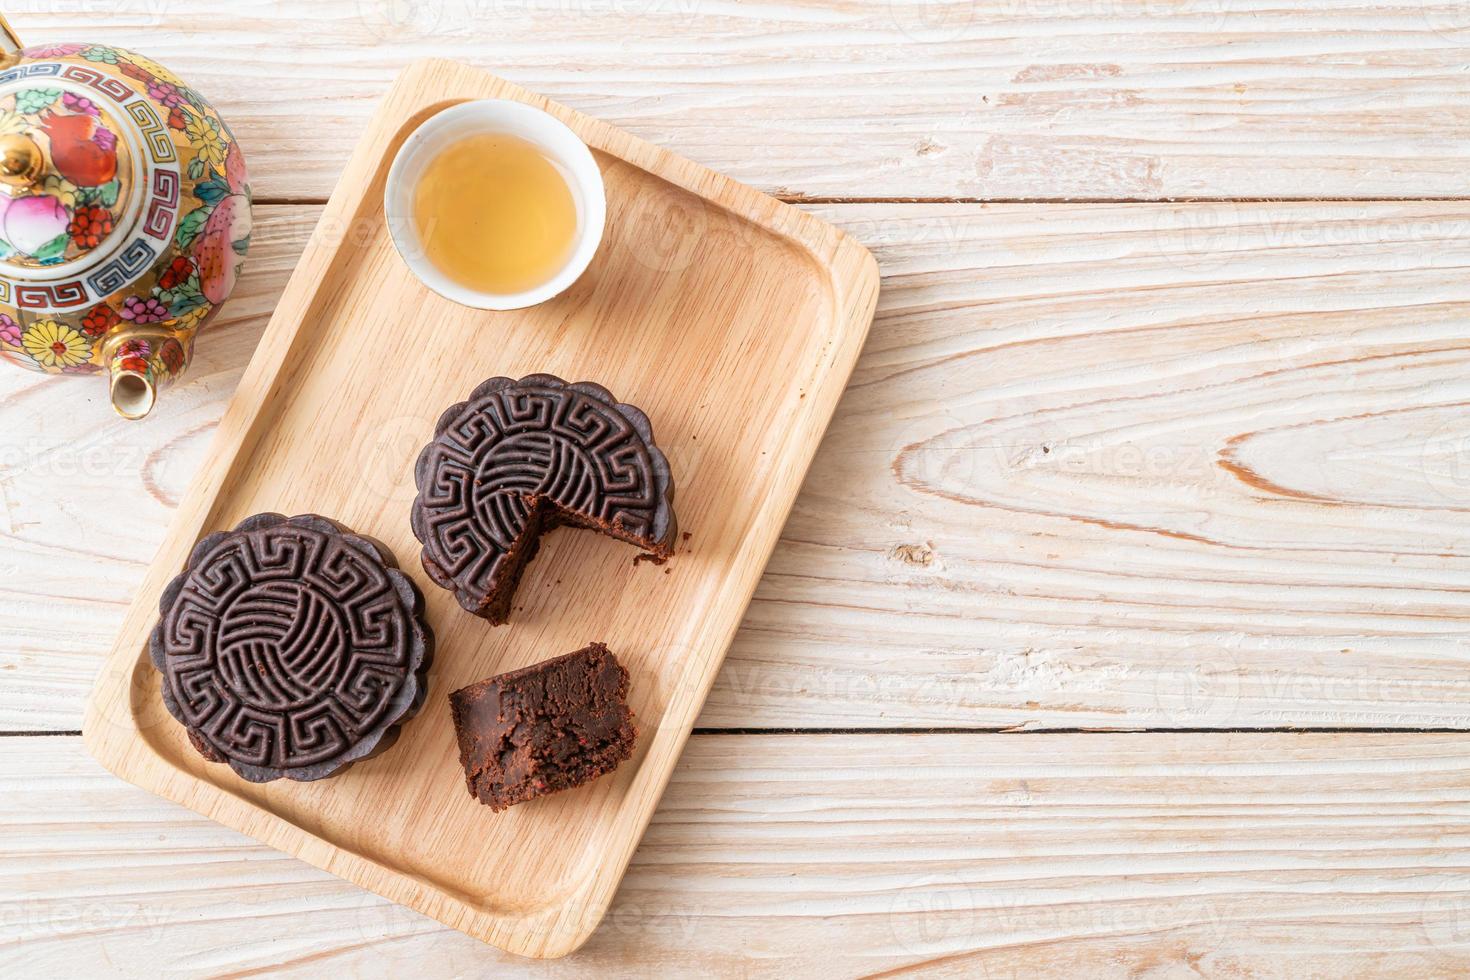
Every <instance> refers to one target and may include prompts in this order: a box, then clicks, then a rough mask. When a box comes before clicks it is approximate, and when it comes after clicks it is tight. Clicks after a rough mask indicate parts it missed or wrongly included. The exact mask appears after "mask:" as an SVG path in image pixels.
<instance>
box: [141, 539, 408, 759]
mask: <svg viewBox="0 0 1470 980" xmlns="http://www.w3.org/2000/svg"><path fill="white" fill-rule="evenodd" d="M422 610H423V598H422V596H420V594H419V592H418V590H417V589H416V588H415V587H414V585H413V583H412V582H410V581H409V579H408V578H407V576H405V575H404V574H403V573H402V572H400V571H398V569H397V568H396V567H394V562H393V560H392V556H391V555H390V554H389V553H388V552H387V550H386V549H385V548H383V547H382V546H381V545H378V544H376V543H373V542H370V541H368V540H366V539H364V538H361V537H358V536H357V535H354V534H352V533H350V532H348V531H346V530H345V529H344V528H342V527H341V526H340V525H338V524H336V523H334V522H332V521H329V520H327V519H326V518H324V517H318V516H316V515H314V514H305V515H301V516H299V517H290V518H287V517H283V516H282V515H280V514H257V515H255V516H254V517H249V518H246V519H245V520H244V521H242V522H241V523H240V525H239V526H238V527H236V528H235V529H234V530H232V531H223V532H220V533H218V534H211V535H209V536H208V537H206V538H205V539H204V540H203V541H200V542H199V544H198V545H196V546H195V548H194V550H193V552H191V553H190V555H189V561H188V565H187V566H186V567H185V569H184V571H183V572H182V573H180V574H179V575H178V576H177V577H175V578H174V580H173V581H172V582H170V583H169V586H168V588H166V589H165V590H164V592H163V598H162V600H161V601H160V603H159V612H160V614H161V616H160V619H159V621H158V625H157V626H155V627H154V629H153V633H152V635H151V637H150V638H149V654H150V656H151V657H152V660H153V665H154V666H155V667H157V668H158V670H159V672H160V673H161V674H162V675H163V703H164V705H165V707H167V708H168V711H169V714H171V715H173V716H174V718H176V719H178V721H179V722H180V723H181V724H182V725H183V726H184V727H185V728H186V729H187V730H188V734H189V741H190V742H191V743H193V745H194V747H195V748H196V749H198V750H199V753H200V754H201V755H203V756H204V757H205V758H206V759H208V760H210V761H211V762H226V763H229V765H230V768H231V769H233V770H235V772H236V773H238V774H239V775H240V776H241V777H243V778H244V779H248V780H250V781H251V782H257V783H261V782H268V781H270V780H273V779H281V778H286V779H295V780H302V781H306V780H314V779H322V778H325V777H327V776H332V775H335V774H336V773H339V772H341V771H342V770H343V769H345V768H346V767H347V766H349V765H351V764H352V763H353V762H356V761H358V760H360V759H364V758H366V757H367V756H369V755H372V754H373V753H375V752H377V751H379V750H380V749H383V748H386V747H387V746H388V745H390V744H392V741H393V739H394V737H395V736H396V735H397V731H398V725H399V724H400V723H401V722H403V721H404V720H406V719H407V718H409V717H411V716H412V715H413V713H414V712H415V711H417V710H418V708H419V706H420V705H421V704H422V703H423V700H424V690H425V683H426V674H427V671H428V667H429V661H430V659H431V657H432V654H433V634H432V633H431V632H430V630H429V628H428V625H427V624H426V623H425V622H424V620H423V618H422Z"/></svg>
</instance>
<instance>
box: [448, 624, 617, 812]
mask: <svg viewBox="0 0 1470 980" xmlns="http://www.w3.org/2000/svg"><path fill="white" fill-rule="evenodd" d="M627 698H628V672H627V670H625V669H624V668H623V665H622V664H620V663H618V660H617V658H616V657H614V656H613V655H612V654H611V653H609V652H608V649H607V647H606V646H604V645H603V644H601V643H592V644H589V645H587V646H585V647H583V648H582V649H580V650H577V651H575V652H573V653H568V654H566V655H565V656H561V657H557V658H555V659H553V660H547V661H544V662H542V663H539V664H534V665H532V666H530V667H522V668H521V669H519V670H512V671H510V672H508V673H504V674H500V675H497V676H495V677H491V678H488V679H487V680H483V681H478V682H476V683H474V684H471V685H469V686H468V687H462V688H460V689H459V690H458V691H455V692H454V693H452V694H450V695H449V704H450V709H451V710H452V712H453V714H454V731H455V735H456V737H457V738H458V740H459V761H460V763H461V764H462V765H463V766H464V774H465V784H466V785H467V786H468V787H469V791H470V795H471V796H473V797H475V799H477V800H479V801H480V802H481V803H484V804H485V805H486V806H488V807H490V808H491V809H492V810H504V809H505V808H506V807H510V806H514V805H515V804H517V803H524V802H526V801H527V800H532V799H535V798H537V797H539V796H546V795H548V794H550V793H556V792H559V791H561V790H564V789H571V788H572V787H574V786H581V785H582V784H584V783H588V782H591V781H592V780H594V779H596V778H597V777H599V776H603V775H606V774H607V773H610V772H612V771H613V770H614V769H616V768H617V767H618V766H619V765H620V764H621V763H622V762H623V761H624V760H626V759H627V758H628V757H629V756H631V755H632V754H633V742H634V740H635V739H636V737H637V734H638V733H637V729H636V728H634V726H633V713H632V711H630V710H629V708H628V700H627Z"/></svg>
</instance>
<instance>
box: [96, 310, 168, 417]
mask: <svg viewBox="0 0 1470 980" xmlns="http://www.w3.org/2000/svg"><path fill="white" fill-rule="evenodd" d="M160 339H161V338H156V337H152V336H148V337H144V336H140V335H135V334H134V332H133V331H131V330H123V331H120V332H119V333H118V334H116V335H114V336H113V337H112V338H109V341H108V344H107V389H108V392H109V394H110V395H111V398H112V407H113V409H114V410H115V411H116V412H117V414H119V415H121V416H122V417H123V418H125V419H141V418H143V417H144V416H145V415H147V414H148V413H149V412H151V411H153V404H154V402H155V401H157V399H158V381H159V378H158V366H157V360H156V358H155V356H154V355H155V354H156V351H157V347H158V344H159V342H160Z"/></svg>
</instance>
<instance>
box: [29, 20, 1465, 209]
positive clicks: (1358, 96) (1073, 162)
mask: <svg viewBox="0 0 1470 980" xmlns="http://www.w3.org/2000/svg"><path fill="white" fill-rule="evenodd" d="M100 9H101V8H99V5H98V4H97V3H96V2H95V0H55V2H53V3H47V4H44V5H42V4H29V5H24V6H20V7H14V8H12V9H11V15H12V16H11V19H12V21H13V22H14V26H15V28H16V30H17V31H18V32H19V33H20V35H21V36H22V38H24V39H26V40H27V41H29V42H32V43H36V42H41V41H59V40H97V41H105V42H108V43H115V44H120V45H122V46H124V47H134V48H138V49H141V50H142V51H144V52H146V53H148V54H150V55H152V56H154V57H156V58H158V59H159V60H160V61H162V62H163V63H165V64H167V65H169V66H170V67H172V68H174V69H175V70H176V71H178V72H180V73H181V74H182V75H183V76H184V77H185V78H188V79H189V80H190V81H191V82H193V83H194V84H195V85H197V86H198V87H199V88H200V90H201V91H203V92H204V93H206V94H207V95H208V96H209V97H210V98H211V99H213V100H214V102H215V104H216V105H218V106H219V108H220V111H221V112H222V113H223V114H224V116H225V118H226V119H227V120H228V121H229V122H230V124H231V125H232V127H233V128H234V129H235V131H236V133H237V134H238V135H239V137H240V139H241V142H242V144H243V145H244V147H245V149H246V153H247V156H248V157H249V158H250V159H251V161H252V163H253V166H254V171H253V175H254V177H255V184H256V192H257V194H258V195H261V196H262V197H264V198H266V199H282V198H286V199H290V200H304V199H317V200H321V199H324V198H325V197H326V195H327V194H328V192H329V191H330V189H331V187H332V186H333V184H334V183H335V182H336V179H337V176H338V174H339V173H340V171H341V168H342V163H343V160H344V159H345V157H346V153H347V149H348V148H349V147H350V146H351V145H352V144H353V142H354V141H355V140H356V138H357V135H358V134H359V133H360V132H361V131H362V129H363V126H364V125H365V124H366V121H367V118H368V116H369V115H370V113H371V111H372V107H373V105H374V103H375V102H376V101H377V99H379V98H380V97H381V96H382V94H383V93H384V92H386V91H387V88H388V84H389V82H390V80H391V79H392V78H393V76H394V75H395V74H397V72H398V71H399V70H401V69H402V68H403V67H404V66H405V65H406V64H408V63H409V62H411V61H413V60H415V59H418V58H422V57H428V56H432V57H446V58H454V59H457V60H460V61H464V62H466V63H468V64H473V65H477V66H480V67H484V68H488V69H490V70H493V71H495V72H496V73H497V74H500V75H503V76H505V77H507V78H509V79H510V80H512V81H514V82H517V83H519V84H522V85H525V86H527V87H529V88H532V89H534V90H536V91H539V92H541V93H543V94H545V95H547V96H550V97H551V98H553V99H556V100H558V101H561V102H564V103H566V104H568V105H570V106H572V107H574V108H577V109H581V110H584V111H587V112H590V113H593V114H595V115H597V116H599V117H601V118H603V119H606V120H607V121H609V122H611V123H613V124H615V125H618V126H621V127H625V128H627V129H628V130H629V131H631V132H633V133H634V134H635V135H638V136H641V137H644V138H645V139H649V140H652V141H653V142H655V143H658V144H660V145H663V146H666V147H668V148H671V149H677V150H678V151H679V152H680V153H682V154H684V155H686V156H688V157H690V158H692V159H694V160H697V161H699V162H701V163H703V164H706V165H708V166H710V167H713V168H715V169H716V170H719V171H721V172H724V173H727V174H729V175H730V176H733V177H735V178H736V179H739V180H742V181H745V182H747V183H750V184H752V185H754V186H756V187H758V188H760V189H762V190H766V191H769V192H773V193H777V194H781V195H786V196H796V197H799V196H802V195H806V196H821V197H833V196H838V197H860V198H863V199H872V198H878V197H900V198H911V197H942V198H953V197H964V198H983V199H988V200H1000V199H1046V200H1063V199H1077V198H1080V199H1087V200H1096V199H1104V198H1106V199H1161V198H1174V197H1249V198H1259V197H1278V196H1279V197H1296V198H1315V197H1320V196H1329V197H1359V198H1366V197H1393V198H1399V197H1415V196H1426V195H1430V196H1452V195H1460V194H1464V193H1465V191H1466V186H1467V185H1466V180H1465V173H1466V169H1467V168H1466V163H1467V157H1470V136H1467V133H1470V88H1467V86H1466V85H1465V84H1464V70H1465V65H1466V63H1467V61H1470V8H1467V7H1466V6H1465V5H1464V4H1463V3H1460V2H1458V0H1293V2H1292V3H1290V4H1286V5H1282V4H1279V3H1273V2H1270V0H855V2H851V3H842V4H830V3H822V2H808V0H776V2H768V3H759V4H752V3H732V2H728V0H434V2H422V3H407V2H402V0H281V2H264V0H256V2H241V0H189V2H184V0H123V2H121V3H118V4H115V5H114V4H108V5H106V10H107V16H106V17H105V18H99V16H98V14H99V10H100ZM99 20H102V21H105V22H104V23H99ZM267 161H268V162H267Z"/></svg>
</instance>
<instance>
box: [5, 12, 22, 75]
mask: <svg viewBox="0 0 1470 980" xmlns="http://www.w3.org/2000/svg"><path fill="white" fill-rule="evenodd" d="M23 47H25V45H24V44H21V43H20V37H19V36H17V35H16V33H15V29H14V28H12V27H11V26H10V21H8V20H6V19H5V15H4V14H0V49H3V52H4V58H3V60H0V64H6V65H8V64H11V63H13V62H16V61H19V60H20V49H21V48H23Z"/></svg>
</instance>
